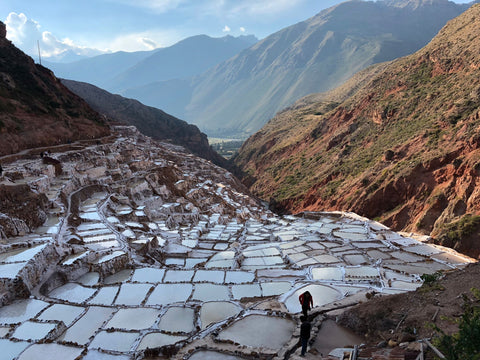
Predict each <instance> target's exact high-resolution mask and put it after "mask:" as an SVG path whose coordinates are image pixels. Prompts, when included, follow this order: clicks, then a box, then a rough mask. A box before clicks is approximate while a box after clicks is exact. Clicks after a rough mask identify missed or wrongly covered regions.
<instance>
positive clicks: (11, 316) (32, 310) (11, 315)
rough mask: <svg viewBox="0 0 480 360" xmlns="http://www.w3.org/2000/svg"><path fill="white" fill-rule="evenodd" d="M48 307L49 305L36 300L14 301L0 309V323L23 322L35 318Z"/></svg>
mask: <svg viewBox="0 0 480 360" xmlns="http://www.w3.org/2000/svg"><path fill="white" fill-rule="evenodd" d="M48 305H49V303H47V302H44V301H41V300H36V299H27V300H17V301H14V302H13V303H12V304H10V305H6V306H3V307H1V308H0V323H1V324H16V323H20V322H24V321H26V320H28V319H31V318H33V317H35V316H36V315H37V314H38V313H39V312H40V311H42V310H43V309H45V308H46V307H47V306H48Z"/></svg>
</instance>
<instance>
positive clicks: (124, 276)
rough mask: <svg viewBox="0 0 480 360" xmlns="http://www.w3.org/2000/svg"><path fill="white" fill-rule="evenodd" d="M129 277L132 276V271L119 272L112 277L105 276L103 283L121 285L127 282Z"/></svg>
mask: <svg viewBox="0 0 480 360" xmlns="http://www.w3.org/2000/svg"><path fill="white" fill-rule="evenodd" d="M130 276H132V270H128V269H127V270H121V271H119V272H116V273H115V274H113V275H110V276H107V277H106V278H105V279H104V280H103V283H104V284H107V285H111V284H117V283H122V282H124V281H128V280H129V279H130Z"/></svg>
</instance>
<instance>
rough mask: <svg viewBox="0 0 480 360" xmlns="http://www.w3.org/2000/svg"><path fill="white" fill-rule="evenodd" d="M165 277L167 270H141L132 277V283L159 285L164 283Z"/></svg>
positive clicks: (136, 271) (137, 270)
mask: <svg viewBox="0 0 480 360" xmlns="http://www.w3.org/2000/svg"><path fill="white" fill-rule="evenodd" d="M164 275H165V269H156V268H140V269H135V271H134V273H133V276H132V281H134V282H148V283H159V282H162V279H163V276H164Z"/></svg>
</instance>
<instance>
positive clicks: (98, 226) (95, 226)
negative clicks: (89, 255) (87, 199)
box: [77, 222, 108, 232]
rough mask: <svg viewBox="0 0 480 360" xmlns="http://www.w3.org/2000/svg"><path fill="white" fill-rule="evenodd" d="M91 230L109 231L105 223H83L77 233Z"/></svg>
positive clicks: (78, 227)
mask: <svg viewBox="0 0 480 360" xmlns="http://www.w3.org/2000/svg"><path fill="white" fill-rule="evenodd" d="M89 230H108V228H107V227H106V226H105V224H104V223H101V222H97V223H95V222H94V223H83V224H80V225H78V226H77V231H80V232H82V231H89Z"/></svg>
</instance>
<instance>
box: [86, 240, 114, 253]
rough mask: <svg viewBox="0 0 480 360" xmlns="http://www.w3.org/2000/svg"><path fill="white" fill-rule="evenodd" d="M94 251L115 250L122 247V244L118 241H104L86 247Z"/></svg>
mask: <svg viewBox="0 0 480 360" xmlns="http://www.w3.org/2000/svg"><path fill="white" fill-rule="evenodd" d="M86 246H87V247H88V248H89V249H90V250H92V251H102V250H106V249H115V248H119V247H120V243H119V242H118V241H117V240H113V241H102V242H98V243H90V244H87V245H86Z"/></svg>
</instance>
